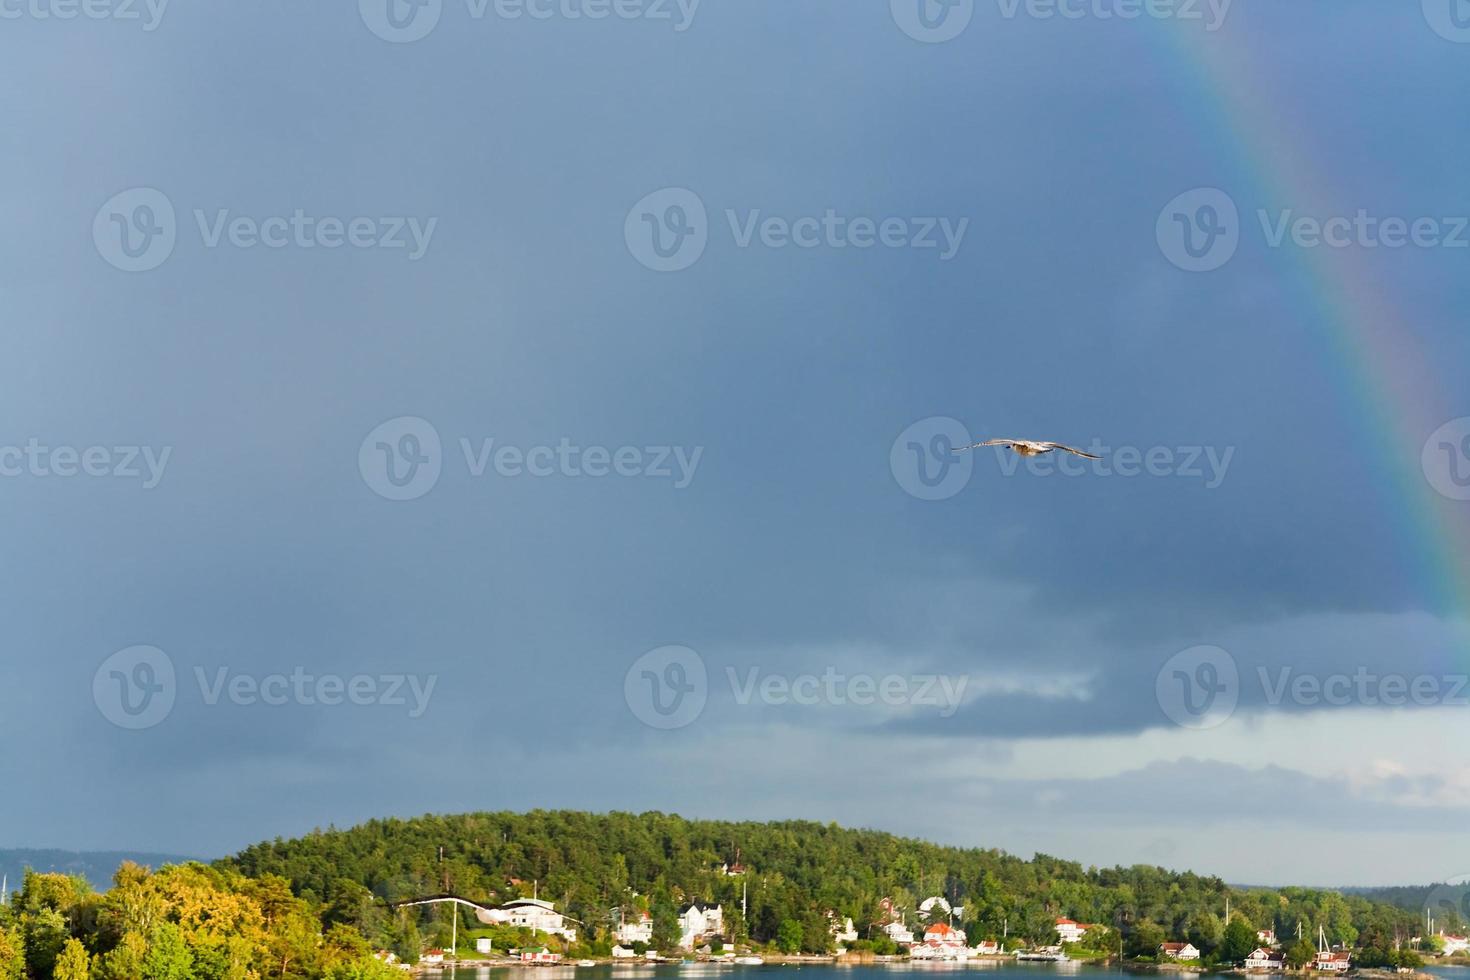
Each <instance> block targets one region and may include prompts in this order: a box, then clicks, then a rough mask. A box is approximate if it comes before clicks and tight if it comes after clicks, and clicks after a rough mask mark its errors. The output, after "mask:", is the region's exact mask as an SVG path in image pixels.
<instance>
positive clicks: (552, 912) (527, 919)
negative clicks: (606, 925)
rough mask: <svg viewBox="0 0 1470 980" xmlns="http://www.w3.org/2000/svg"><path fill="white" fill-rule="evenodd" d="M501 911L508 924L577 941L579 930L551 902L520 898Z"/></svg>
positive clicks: (501, 907) (572, 941)
mask: <svg viewBox="0 0 1470 980" xmlns="http://www.w3.org/2000/svg"><path fill="white" fill-rule="evenodd" d="M499 911H500V912H503V913H504V914H505V915H506V922H508V923H509V924H511V925H513V926H520V927H521V928H523V929H531V930H533V931H535V932H548V933H551V934H552V935H554V936H561V937H562V938H563V939H565V940H566V941H567V942H569V943H574V942H576V941H577V930H576V929H573V928H571V927H570V926H568V925H567V918H566V916H564V915H562V914H561V913H560V912H558V911H557V910H556V908H555V907H554V906H553V905H552V904H551V903H550V902H546V901H542V900H541V899H539V898H518V899H516V900H514V901H511V902H506V903H505V904H504V905H502V906H500V908H499Z"/></svg>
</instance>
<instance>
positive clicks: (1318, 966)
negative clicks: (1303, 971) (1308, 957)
mask: <svg viewBox="0 0 1470 980" xmlns="http://www.w3.org/2000/svg"><path fill="white" fill-rule="evenodd" d="M1351 965H1352V957H1351V956H1350V955H1349V954H1348V953H1347V952H1333V951H1332V950H1330V949H1324V950H1322V951H1321V952H1320V953H1318V954H1317V956H1316V958H1315V959H1313V960H1312V969H1314V970H1322V971H1323V972H1325V973H1346V972H1347V970H1348V967H1349V966H1351Z"/></svg>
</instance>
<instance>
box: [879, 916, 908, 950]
mask: <svg viewBox="0 0 1470 980" xmlns="http://www.w3.org/2000/svg"><path fill="white" fill-rule="evenodd" d="M883 932H884V934H885V935H886V936H888V938H889V939H891V940H893V941H894V942H896V943H898V944H899V945H900V946H908V945H911V944H912V943H913V941H914V934H913V933H912V932H909V929H908V927H907V926H905V925H904V924H903V923H902V922H890V923H888V925H886V926H884V927H883Z"/></svg>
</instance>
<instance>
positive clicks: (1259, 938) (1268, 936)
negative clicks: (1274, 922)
mask: <svg viewBox="0 0 1470 980" xmlns="http://www.w3.org/2000/svg"><path fill="white" fill-rule="evenodd" d="M1256 942H1258V943H1260V944H1261V945H1263V946H1275V945H1276V932H1275V930H1273V929H1257V930H1256Z"/></svg>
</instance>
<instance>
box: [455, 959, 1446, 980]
mask: <svg viewBox="0 0 1470 980" xmlns="http://www.w3.org/2000/svg"><path fill="white" fill-rule="evenodd" d="M1120 972H1121V971H1119V970H1118V969H1117V968H1116V967H1098V966H1088V965H1085V964H1082V963H1016V962H1014V961H1010V962H1008V961H1005V960H974V961H971V962H969V963H908V962H904V961H898V962H894V963H862V964H854V965H851V966H849V965H845V964H844V965H838V964H835V963H786V964H781V963H767V964H765V965H763V966H734V965H730V966H714V965H712V964H708V963H690V964H680V963H671V964H659V965H649V964H643V963H629V964H626V965H624V964H621V963H620V964H617V965H616V966H613V965H607V966H588V967H580V968H579V967H570V966H551V967H536V968H534V969H533V968H528V967H503V966H502V967H477V968H463V967H462V968H460V969H459V970H458V971H457V972H456V974H455V976H456V977H457V978H458V980H486V978H492V977H493V978H494V980H507V978H513V980H696V978H697V980H721V978H725V980H779V976H786V975H791V974H795V973H800V974H802V976H803V977H804V978H805V980H823V977H822V975H823V974H830V975H831V976H832V980H865V978H869V977H871V978H873V980H884V978H891V977H892V975H893V974H894V973H909V974H926V973H934V974H983V975H984V977H985V980H1001V978H1003V977H1004V978H1015V980H1045V978H1047V977H1048V975H1050V976H1057V977H1078V978H1079V980H1086V978H1087V977H1091V976H1097V977H1102V976H1104V975H1108V976H1113V977H1116V976H1118V975H1119V974H1120ZM449 974H450V971H448V970H440V971H437V972H435V973H433V974H431V975H432V976H434V977H435V978H436V980H439V978H448V977H449ZM1131 975H1132V976H1137V974H1131ZM1160 976H1161V977H1165V978H1167V980H1195V978H1196V977H1199V976H1200V975H1199V974H1198V973H1168V974H1160ZM793 980H794V978H793ZM914 980H919V978H918V977H915V978H914ZM949 980H960V978H959V977H952V978H949ZM1455 980H1467V978H1466V976H1465V975H1464V974H1461V975H1460V976H1459V977H1457V978H1455Z"/></svg>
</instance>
